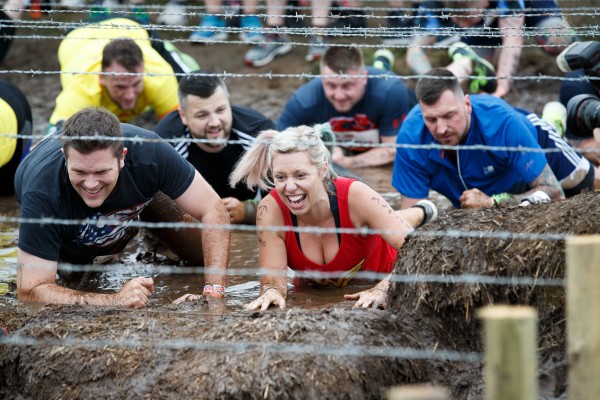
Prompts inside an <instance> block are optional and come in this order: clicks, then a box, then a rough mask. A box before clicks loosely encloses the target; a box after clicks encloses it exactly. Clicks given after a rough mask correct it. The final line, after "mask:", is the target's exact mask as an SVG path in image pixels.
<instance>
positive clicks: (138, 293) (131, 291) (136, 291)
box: [115, 277, 154, 308]
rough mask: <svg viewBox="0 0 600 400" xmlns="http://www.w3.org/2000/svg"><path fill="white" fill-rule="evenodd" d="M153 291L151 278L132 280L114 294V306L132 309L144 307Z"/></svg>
mask: <svg viewBox="0 0 600 400" xmlns="http://www.w3.org/2000/svg"><path fill="white" fill-rule="evenodd" d="M153 290H154V280H153V279H152V278H144V277H138V278H133V279H132V280H130V281H129V282H127V283H126V284H125V285H123V287H122V288H121V290H120V291H119V292H118V293H116V294H115V296H116V302H115V303H116V304H115V305H117V306H125V307H132V308H142V307H145V306H146V304H148V298H149V297H150V295H151V294H152V291H153Z"/></svg>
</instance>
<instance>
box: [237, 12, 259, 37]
mask: <svg viewBox="0 0 600 400" xmlns="http://www.w3.org/2000/svg"><path fill="white" fill-rule="evenodd" d="M262 27H263V26H262V23H261V22H260V18H258V17H257V16H256V15H244V16H242V19H241V21H240V28H242V33H240V39H242V40H243V41H245V42H250V43H256V42H260V41H261V40H263V39H264V36H263V34H262V32H261V29H262Z"/></svg>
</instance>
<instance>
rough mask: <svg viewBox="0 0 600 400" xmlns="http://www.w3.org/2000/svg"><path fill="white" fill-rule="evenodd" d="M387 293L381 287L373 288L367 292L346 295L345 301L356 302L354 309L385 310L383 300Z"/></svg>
mask: <svg viewBox="0 0 600 400" xmlns="http://www.w3.org/2000/svg"><path fill="white" fill-rule="evenodd" d="M386 295H387V291H386V290H385V289H383V288H381V287H378V286H375V287H373V288H371V289H368V290H363V291H362V292H358V293H354V294H346V295H344V298H345V299H346V300H357V301H356V304H354V307H359V308H382V309H385V308H386V302H385V298H386Z"/></svg>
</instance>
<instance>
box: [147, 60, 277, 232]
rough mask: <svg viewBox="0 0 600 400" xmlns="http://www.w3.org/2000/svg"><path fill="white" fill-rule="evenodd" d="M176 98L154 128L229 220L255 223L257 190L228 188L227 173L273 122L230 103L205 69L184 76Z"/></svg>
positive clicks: (219, 82) (219, 81) (224, 90)
mask: <svg viewBox="0 0 600 400" xmlns="http://www.w3.org/2000/svg"><path fill="white" fill-rule="evenodd" d="M178 97H179V109H178V110H177V111H173V112H171V113H170V114H168V115H167V116H165V117H164V118H163V119H162V120H161V121H160V122H159V123H158V125H157V126H156V128H155V131H156V133H158V135H160V136H161V137H162V138H163V139H166V140H168V141H170V142H171V144H172V145H173V146H174V147H175V149H176V150H177V152H178V153H179V154H181V155H182V156H183V157H184V158H185V159H187V160H188V161H189V162H190V163H191V164H192V165H193V166H194V167H195V168H196V169H197V170H198V171H199V172H200V174H201V175H202V176H203V177H204V179H206V181H207V182H208V183H209V184H210V185H211V186H212V187H213V189H215V191H216V192H217V193H218V194H219V196H220V197H221V198H222V200H223V203H224V204H225V207H226V208H227V211H228V212H229V216H230V218H231V222H232V223H236V224H239V223H244V224H254V223H255V220H256V206H257V204H258V199H259V197H260V194H259V193H257V192H256V191H253V190H250V189H248V188H246V187H237V188H231V187H229V175H230V174H231V171H233V167H234V166H235V164H236V163H237V161H238V160H239V159H240V158H241V156H242V155H243V154H244V152H245V151H246V149H247V148H248V147H249V146H250V145H251V144H252V142H253V141H254V139H255V137H256V136H257V135H258V133H260V132H261V131H263V130H267V129H275V124H274V123H273V121H271V120H270V119H268V118H267V117H265V116H264V115H262V114H261V113H259V112H257V111H254V110H252V109H250V108H247V107H240V106H231V105H230V103H229V94H228V92H227V86H226V85H225V82H223V80H222V79H221V78H219V77H218V76H215V75H210V72H209V71H195V72H192V73H191V74H190V75H188V76H185V77H183V78H182V79H181V81H180V82H179V90H178ZM192 139H199V140H200V141H194V142H193V141H192ZM231 142H233V143H231Z"/></svg>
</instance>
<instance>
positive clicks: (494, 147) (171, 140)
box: [0, 133, 600, 154]
mask: <svg viewBox="0 0 600 400" xmlns="http://www.w3.org/2000/svg"><path fill="white" fill-rule="evenodd" d="M2 137H7V138H14V139H23V140H32V141H34V142H36V141H38V140H40V139H45V140H61V141H79V140H94V141H106V142H128V143H129V142H130V143H159V142H167V143H171V144H173V145H175V144H179V143H205V144H221V145H236V144H239V145H242V146H247V145H249V144H266V145H268V144H270V143H271V140H261V139H255V140H253V141H249V140H248V139H199V138H193V137H189V138H188V137H179V138H161V137H157V138H148V137H142V136H133V137H126V138H125V137H107V136H77V137H62V136H59V135H58V134H56V135H51V136H48V135H35V134H32V135H24V134H18V133H0V138H2ZM298 143H299V144H302V143H304V142H303V141H299V142H298ZM307 144H310V143H308V142H307ZM323 144H325V145H326V146H339V147H350V148H351V147H357V146H360V147H365V148H394V149H411V150H456V151H458V150H460V151H482V152H483V151H492V152H494V151H496V152H499V151H508V152H512V151H514V152H519V153H521V152H524V153H543V154H546V153H561V152H564V149H562V148H540V147H527V146H516V147H515V146H497V145H484V144H475V145H468V144H460V145H445V144H440V143H429V144H410V143H367V142H358V141H353V140H352V141H344V142H337V141H336V142H330V141H323ZM573 150H574V151H577V152H580V153H599V152H600V149H594V148H577V149H575V148H573Z"/></svg>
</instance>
